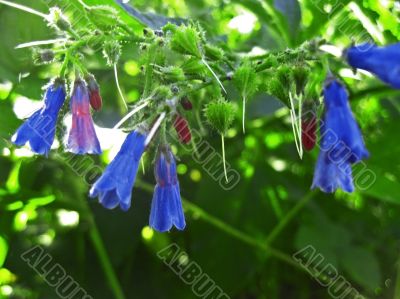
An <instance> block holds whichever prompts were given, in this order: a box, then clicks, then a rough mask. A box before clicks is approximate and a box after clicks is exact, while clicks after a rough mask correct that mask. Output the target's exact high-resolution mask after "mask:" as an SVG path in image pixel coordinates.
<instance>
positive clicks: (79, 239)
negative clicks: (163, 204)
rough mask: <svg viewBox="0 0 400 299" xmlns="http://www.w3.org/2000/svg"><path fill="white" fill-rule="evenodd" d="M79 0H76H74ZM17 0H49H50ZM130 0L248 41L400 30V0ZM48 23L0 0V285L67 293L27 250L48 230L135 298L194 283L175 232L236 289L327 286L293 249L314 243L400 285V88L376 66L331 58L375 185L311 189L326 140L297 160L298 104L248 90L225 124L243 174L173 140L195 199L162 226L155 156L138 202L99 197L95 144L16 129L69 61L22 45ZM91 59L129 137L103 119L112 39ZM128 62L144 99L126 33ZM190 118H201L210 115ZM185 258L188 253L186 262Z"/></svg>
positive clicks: (365, 284) (77, 267)
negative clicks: (177, 225) (241, 108)
mask: <svg viewBox="0 0 400 299" xmlns="http://www.w3.org/2000/svg"><path fill="white" fill-rule="evenodd" d="M65 2H66V1H53V2H52V3H56V4H59V5H64V4H65ZM68 2H70V3H75V4H76V5H77V6H78V7H79V4H78V3H77V1H75V0H73V1H68ZM19 3H22V4H25V5H27V6H30V7H34V8H36V9H38V10H40V11H42V12H47V11H48V8H47V7H46V5H45V1H23V0H20V1H19ZM85 3H87V4H110V5H112V6H114V7H115V8H116V9H118V10H119V11H120V13H121V17H122V18H123V19H124V20H125V21H126V22H127V23H129V24H130V26H131V27H132V28H135V31H137V32H140V31H141V29H142V25H140V24H139V23H138V22H137V21H135V20H134V19H133V18H132V17H131V16H129V14H127V13H126V12H124V11H123V10H122V9H121V8H120V7H119V6H118V5H117V4H115V3H114V1H111V0H87V1H85ZM130 4H131V5H134V6H135V7H136V8H137V9H139V10H141V11H146V12H153V13H157V14H160V15H165V16H171V17H183V18H187V19H193V20H197V21H199V22H200V23H201V24H202V25H203V27H204V28H205V29H206V32H207V36H208V37H209V38H210V39H211V40H215V41H216V42H218V41H221V40H222V41H223V42H224V43H225V44H226V46H227V47H229V48H230V49H232V50H233V51H235V52H239V53H248V52H253V53H258V52H260V51H262V50H267V51H269V50H284V49H285V48H286V47H296V46H298V45H300V44H301V43H302V42H304V41H306V40H309V39H312V38H316V37H322V38H325V39H326V40H327V41H328V42H329V43H330V44H332V45H335V46H336V47H339V48H343V47H346V46H348V45H349V44H351V43H352V41H355V42H362V41H365V40H367V39H370V40H371V39H372V40H374V41H375V42H376V43H378V44H389V43H394V42H398V41H399V40H400V25H399V24H400V22H399V16H400V3H399V2H398V1H392V0H386V1H375V0H357V1H343V0H341V1H336V0H329V1H316V0H300V1H296V0H281V1H272V0H242V1H241V0H187V1H182V0H164V1H161V0H153V1H149V0H147V1H144V0H136V1H130ZM67 12H68V11H67ZM71 17H72V18H73V16H71ZM277 24H279V26H277ZM278 27H279V28H278ZM277 28H278V29H279V30H277ZM282 32H284V33H285V34H282ZM49 38H55V34H54V32H53V31H52V30H50V29H49V28H48V27H47V26H46V24H45V23H44V22H43V21H42V20H41V19H40V18H39V17H37V16H34V15H30V14H27V13H24V12H21V11H18V10H16V9H13V8H10V7H7V6H4V5H2V4H0V41H1V43H0V113H1V119H0V268H1V269H0V298H29V299H30V298H40V299H47V298H57V295H56V293H55V290H54V288H52V287H51V286H49V285H48V284H46V282H45V281H44V280H43V279H42V278H41V277H40V276H39V275H37V274H36V273H35V272H34V270H32V269H31V268H30V267H29V266H28V265H27V263H25V262H24V261H23V260H22V259H21V257H20V256H21V254H22V253H23V252H25V251H26V250H28V249H29V248H32V247H33V246H35V245H37V244H39V245H41V246H42V247H43V248H44V249H45V251H46V252H47V253H49V254H50V255H51V256H52V257H53V259H54V261H56V262H57V263H60V264H61V265H62V266H63V267H64V269H65V270H66V271H67V273H68V274H70V275H71V276H72V277H73V278H74V279H75V280H76V281H77V282H78V283H79V284H80V285H81V286H82V287H83V288H84V289H85V290H86V291H87V292H88V293H89V294H90V295H91V296H92V297H93V298H118V297H117V296H118V295H116V294H117V293H118V291H117V290H118V289H122V290H123V292H124V294H125V295H124V296H125V298H129V299H130V298H157V299H164V298H168V299H169V298H174V299H175V298H176V299H180V298H185V299H186V298H197V297H196V295H195V294H193V292H192V290H191V286H190V285H186V284H185V283H184V282H183V281H182V280H181V279H180V277H179V276H177V275H176V274H175V273H174V272H173V271H172V270H171V269H169V268H168V267H167V266H165V265H164V264H163V262H162V261H161V260H160V259H159V258H158V257H157V252H158V251H159V250H160V249H162V248H164V247H166V246H167V245H168V244H171V243H177V244H178V245H179V246H180V248H181V249H182V250H184V251H186V252H187V255H188V259H189V261H195V262H197V264H198V265H199V266H200V267H201V269H202V271H204V272H205V273H207V274H208V275H209V276H210V277H211V278H212V279H213V280H214V281H215V283H216V284H217V285H218V286H220V287H221V288H222V290H224V292H225V293H226V294H228V295H229V296H230V298H238V299H253V298H256V299H274V298H296V299H302V298H331V296H330V295H329V294H328V290H327V288H326V287H323V286H321V285H320V284H319V283H318V282H317V281H316V280H315V279H313V277H312V276H311V275H310V274H309V273H307V272H305V271H303V270H301V269H300V267H299V266H298V265H297V266H296V262H294V260H293V259H292V255H293V254H294V253H295V252H296V251H298V250H299V249H302V248H304V247H305V246H307V245H312V246H313V247H315V249H316V250H317V252H318V253H320V254H322V255H323V256H324V258H325V262H326V263H330V264H332V265H333V266H334V267H335V268H336V269H337V271H338V273H340V275H343V277H345V279H346V280H347V281H348V282H350V283H351V285H352V286H353V287H354V288H355V289H357V290H358V291H359V292H360V293H361V294H363V295H364V296H365V297H366V298H400V297H399V296H400V292H399V289H400V281H399V279H398V278H397V277H398V275H399V273H400V264H399V263H398V261H399V258H400V242H399V241H400V209H399V204H400V197H399V194H400V182H399V174H400V145H399V141H398V140H399V139H398V138H399V131H400V122H399V117H400V93H399V92H396V91H393V90H391V89H390V88H388V87H386V86H384V85H382V84H381V83H380V82H378V80H376V79H374V78H373V77H371V76H367V75H364V74H360V73H358V74H357V75H354V74H353V73H352V70H350V69H347V68H344V67H343V64H337V65H333V66H332V67H333V68H334V70H335V71H336V72H338V73H339V74H340V75H342V78H343V80H344V81H345V82H346V83H347V85H348V86H349V88H350V93H351V105H352V109H353V111H354V113H355V115H356V118H357V120H358V121H359V122H360V125H361V127H362V130H363V132H364V136H365V141H366V144H367V148H368V149H369V151H370V153H371V158H370V159H369V160H367V161H366V166H367V168H368V169H370V170H371V171H373V173H374V174H375V175H376V181H375V182H374V183H373V184H372V186H371V187H369V188H366V190H363V191H360V190H359V191H357V192H355V193H353V194H345V193H343V192H340V191H339V192H336V193H335V194H334V195H325V194H323V193H321V192H313V193H310V190H309V189H310V185H311V181H312V174H313V168H314V164H315V161H316V157H317V154H318V150H314V151H313V152H311V153H306V154H305V156H304V158H303V160H300V159H299V157H298V154H297V152H296V148H295V145H294V138H293V134H292V128H291V124H290V117H289V113H288V110H287V109H285V108H282V105H281V104H280V103H279V102H278V101H277V100H276V99H274V98H272V97H271V96H268V95H267V94H265V93H263V92H260V93H259V94H257V95H256V97H255V98H254V99H253V100H251V101H250V102H249V103H248V118H247V123H248V125H247V131H246V134H245V135H243V134H242V132H241V123H240V116H238V119H237V121H236V122H235V125H234V127H233V128H232V129H231V130H230V131H229V132H228V136H227V138H226V149H227V160H228V162H229V163H230V164H231V166H232V167H233V168H234V169H236V170H238V171H239V173H240V175H241V180H240V183H239V184H238V185H237V186H236V187H235V188H234V189H233V190H231V191H224V190H223V189H222V188H221V187H220V186H219V183H218V182H216V181H214V180H213V179H212V178H211V177H210V176H209V175H208V174H207V172H206V171H205V170H204V169H203V168H202V165H200V164H198V163H196V162H195V161H193V159H192V157H191V154H192V153H191V152H188V151H184V150H183V149H181V148H179V147H177V148H176V150H177V154H178V157H179V158H180V161H179V167H178V169H179V175H180V178H179V179H180V184H181V192H182V196H183V197H184V198H186V199H187V200H188V202H187V203H186V204H185V210H186V219H187V228H186V230H185V231H184V232H178V231H175V230H173V231H172V232H170V233H166V234H159V233H155V232H153V231H152V230H151V229H149V228H148V227H147V224H148V215H149V210H150V203H151V198H152V188H153V185H154V178H153V170H152V166H151V163H146V166H145V168H146V169H145V172H144V173H143V172H142V171H140V172H139V182H138V184H137V186H136V187H135V190H134V192H133V199H132V200H133V204H132V208H131V209H130V210H129V211H128V212H127V213H124V212H122V211H120V210H113V211H109V210H106V209H104V208H102V207H101V206H100V205H99V204H98V203H97V202H96V201H89V200H88V197H87V193H88V190H89V184H88V183H90V182H93V181H92V180H90V178H89V179H88V178H85V177H82V172H81V173H76V172H74V170H73V169H72V168H71V163H70V161H73V163H72V164H74V165H79V167H83V168H85V167H86V166H84V165H85V163H86V162H85V161H83V160H80V159H84V158H77V157H72V156H70V155H67V154H63V153H62V152H59V151H57V149H56V150H54V151H53V152H52V153H51V154H50V156H49V157H48V158H46V157H38V156H34V155H32V154H31V153H30V152H29V150H28V149H18V148H15V147H14V146H12V144H11V143H10V141H9V140H10V138H11V136H12V134H13V133H14V131H15V130H16V129H17V128H18V126H19V125H20V124H21V123H22V120H21V118H23V117H24V116H26V115H27V114H29V112H31V111H33V110H34V109H35V107H38V106H37V105H38V104H39V105H40V100H41V94H42V90H41V87H42V86H43V85H45V84H46V83H47V82H48V80H49V79H50V78H51V77H52V76H53V75H55V74H57V70H58V67H56V66H49V65H48V66H35V65H34V64H33V62H32V55H31V52H30V50H28V49H15V47H16V46H17V45H18V44H20V43H24V42H29V41H34V40H43V39H49ZM339 59H340V58H339ZM86 64H87V67H88V68H89V69H90V70H91V71H92V72H93V73H94V74H95V75H96V78H97V79H98V81H99V83H100V86H101V89H102V95H103V99H104V104H105V105H104V108H103V110H102V111H101V112H99V113H96V114H95V115H94V120H95V122H96V124H97V126H99V137H100V141H101V142H102V143H103V142H104V143H103V146H104V145H105V144H106V146H105V147H107V146H108V148H111V145H112V143H113V142H115V143H118V142H121V138H119V136H116V135H118V134H114V133H112V132H111V131H110V130H106V129H101V128H111V127H112V126H113V125H115V123H117V122H118V120H119V119H120V118H121V117H122V107H121V104H120V103H121V102H120V100H119V99H118V96H117V89H116V86H115V85H114V84H113V82H114V81H113V80H114V79H113V71H112V69H110V68H109V67H107V66H106V63H105V61H104V59H103V58H102V54H101V52H100V51H98V52H93V53H92V54H91V55H89V56H88V58H87V63H86ZM118 67H119V69H120V81H121V85H122V86H123V89H124V92H125V93H126V95H127V97H128V101H129V102H132V103H133V102H134V101H136V100H137V99H138V98H139V96H140V92H141V88H142V85H141V82H142V81H141V80H142V77H141V75H140V57H139V54H138V50H137V46H136V45H131V46H126V47H124V49H123V56H122V59H121V61H120V63H119V65H118ZM227 87H228V94H229V97H230V99H231V100H233V101H237V102H238V103H240V98H238V97H237V94H235V91H234V88H233V86H231V85H229V84H228V85H227ZM201 96H202V94H201V93H200V92H199V93H198V94H197V95H195V96H194V97H193V98H192V101H193V102H194V105H195V107H196V108H197V110H200V109H201V107H197V106H196V105H197V104H196V101H197V98H196V97H198V98H201ZM203 96H204V95H203ZM191 126H192V127H193V128H194V129H199V123H198V122H191ZM206 140H207V141H208V142H210V143H211V144H212V145H213V147H214V148H215V149H217V150H218V151H219V149H220V137H219V136H218V135H217V134H214V133H212V132H209V134H208V135H207V137H206ZM117 149H118V148H117ZM113 151H115V146H114V149H111V150H106V151H105V153H104V154H103V155H102V156H101V157H95V158H94V162H95V164H96V165H98V166H99V167H100V168H101V169H104V167H105V165H106V164H107V163H108V162H109V161H110V155H112V152H113ZM82 165H83V166H82ZM75 171H76V168H75ZM83 173H84V172H83ZM277 225H278V229H276V227H277ZM281 228H282V229H281ZM271 232H274V233H273V234H272V235H271ZM267 244H269V245H271V246H272V247H273V248H274V250H273V251H272V252H271V250H270V249H269V247H268V246H267ZM276 250H278V251H276ZM188 259H182V261H181V262H182V263H183V265H185V263H187V262H188ZM109 266H111V267H109ZM115 277H116V278H117V280H118V282H117V281H114V280H113V278H115ZM119 285H120V286H119ZM119 298H123V297H119ZM346 298H347V297H346ZM348 298H351V297H348Z"/></svg>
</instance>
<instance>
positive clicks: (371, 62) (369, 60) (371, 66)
mask: <svg viewBox="0 0 400 299" xmlns="http://www.w3.org/2000/svg"><path fill="white" fill-rule="evenodd" d="M345 55H346V58H347V62H348V63H349V64H350V65H351V66H352V67H353V68H358V69H362V70H366V71H369V72H371V73H373V74H375V75H376V76H377V77H378V78H379V79H381V80H382V81H383V82H385V83H387V84H389V85H391V86H392V87H394V88H397V89H400V43H397V44H393V45H389V46H385V47H378V46H376V45H373V44H368V43H365V44H362V45H359V46H353V47H350V48H348V49H347V50H346V52H345Z"/></svg>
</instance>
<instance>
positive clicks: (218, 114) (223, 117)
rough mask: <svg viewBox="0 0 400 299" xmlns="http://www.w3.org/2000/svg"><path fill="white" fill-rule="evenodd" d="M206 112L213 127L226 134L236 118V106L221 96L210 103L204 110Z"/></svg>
mask: <svg viewBox="0 0 400 299" xmlns="http://www.w3.org/2000/svg"><path fill="white" fill-rule="evenodd" d="M204 114H205V116H206V118H207V121H208V123H209V124H210V125H211V127H213V129H215V130H216V131H217V132H218V133H220V134H222V135H224V134H225V133H226V131H228V129H229V128H230V126H231V125H232V122H233V120H234V118H235V106H234V105H233V104H232V103H230V102H227V101H226V100H225V99H223V98H221V99H219V100H217V101H213V102H211V103H209V104H208V105H207V106H206V108H205V110H204Z"/></svg>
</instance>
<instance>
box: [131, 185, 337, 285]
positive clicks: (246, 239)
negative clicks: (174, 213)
mask: <svg viewBox="0 0 400 299" xmlns="http://www.w3.org/2000/svg"><path fill="white" fill-rule="evenodd" d="M136 185H137V186H138V187H139V188H142V189H143V190H145V191H147V192H153V187H152V186H151V185H150V184H147V183H145V182H143V181H140V180H137V181H136ZM312 194H313V193H312ZM182 202H183V207H184V209H185V210H186V211H190V212H192V213H193V214H194V215H196V216H198V217H199V218H200V219H203V220H204V221H205V222H207V223H209V224H211V225H213V226H214V227H216V228H218V229H219V230H221V231H223V232H225V233H227V234H228V235H230V236H231V237H233V238H235V239H237V240H240V241H242V242H243V243H245V244H247V245H250V246H252V247H254V248H257V249H261V250H262V251H263V252H265V253H267V254H269V255H270V256H272V257H274V258H276V259H278V260H280V261H282V262H284V263H286V264H288V265H290V266H292V267H294V268H296V269H298V270H300V271H303V272H305V273H307V274H310V275H311V276H313V277H318V278H319V279H321V281H329V282H330V283H332V279H331V278H329V277H327V276H326V275H324V274H323V272H317V271H314V270H311V269H307V268H305V267H303V266H302V265H300V264H299V263H297V262H296V261H295V260H294V259H293V258H292V257H291V256H290V255H288V254H286V253H284V252H282V251H280V250H278V249H275V248H273V247H271V246H269V245H268V244H267V243H265V242H264V241H262V240H258V239H257V238H255V237H252V236H250V235H248V234H246V233H244V232H242V231H240V230H238V229H236V228H234V227H232V226H230V225H229V224H227V223H225V222H223V221H222V220H220V219H218V218H217V217H214V216H212V215H210V214H208V213H207V212H206V211H204V210H203V209H202V208H200V207H199V206H197V205H195V204H193V203H192V202H190V201H188V200H186V199H184V198H182Z"/></svg>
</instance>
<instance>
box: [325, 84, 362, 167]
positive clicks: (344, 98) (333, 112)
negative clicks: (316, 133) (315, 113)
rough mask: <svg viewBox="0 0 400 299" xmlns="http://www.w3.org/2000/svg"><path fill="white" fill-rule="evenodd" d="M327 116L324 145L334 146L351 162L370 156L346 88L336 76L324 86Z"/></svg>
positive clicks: (335, 150)
mask: <svg viewBox="0 0 400 299" xmlns="http://www.w3.org/2000/svg"><path fill="white" fill-rule="evenodd" d="M324 103H325V116H324V119H323V123H322V124H321V130H323V131H324V132H326V134H325V135H326V137H323V138H322V140H321V141H322V143H323V145H322V146H323V147H324V148H327V147H332V148H333V151H334V152H336V153H340V154H341V155H342V157H345V156H346V159H347V160H348V161H349V162H350V163H357V162H359V161H361V160H362V159H364V158H368V156H369V153H368V150H367V149H366V147H365V144H364V139H363V136H362V134H361V130H360V128H359V126H358V124H357V122H356V120H355V118H354V115H353V113H352V111H351V108H350V104H349V96H348V93H347V90H346V88H345V87H344V85H343V84H342V83H340V82H339V81H338V80H336V79H335V78H330V79H328V80H327V83H326V85H325V88H324Z"/></svg>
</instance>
